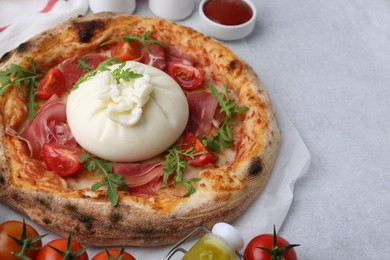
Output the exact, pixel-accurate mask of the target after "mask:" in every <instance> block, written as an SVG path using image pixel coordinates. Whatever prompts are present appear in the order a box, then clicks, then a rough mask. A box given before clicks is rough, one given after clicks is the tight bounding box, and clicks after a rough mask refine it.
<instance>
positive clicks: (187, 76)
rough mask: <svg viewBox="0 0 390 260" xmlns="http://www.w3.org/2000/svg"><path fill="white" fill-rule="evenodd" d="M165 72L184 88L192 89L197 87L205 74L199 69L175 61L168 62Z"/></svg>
mask: <svg viewBox="0 0 390 260" xmlns="http://www.w3.org/2000/svg"><path fill="white" fill-rule="evenodd" d="M167 72H168V74H169V76H171V77H172V78H173V79H174V80H175V81H176V82H177V83H178V84H179V85H180V87H181V88H182V89H184V90H193V89H196V88H197V87H199V86H200V85H201V84H202V82H203V79H204V75H205V72H204V71H203V70H201V69H198V68H196V67H193V66H191V65H185V64H182V63H177V62H168V65H167Z"/></svg>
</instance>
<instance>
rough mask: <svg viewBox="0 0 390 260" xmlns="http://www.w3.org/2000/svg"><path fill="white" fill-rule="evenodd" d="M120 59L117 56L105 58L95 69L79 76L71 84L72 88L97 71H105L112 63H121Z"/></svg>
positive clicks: (75, 87)
mask: <svg viewBox="0 0 390 260" xmlns="http://www.w3.org/2000/svg"><path fill="white" fill-rule="evenodd" d="M121 62H122V61H121V60H120V59H117V58H108V59H107V60H105V61H103V62H101V63H100V64H99V65H98V66H97V68H96V69H94V70H90V71H88V72H87V73H85V74H84V75H83V76H81V77H80V78H79V79H78V80H77V81H76V83H75V84H74V86H73V90H75V89H77V88H78V87H79V85H80V84H81V83H83V82H85V81H87V80H88V79H89V78H90V77H92V76H95V75H96V73H97V72H98V71H107V70H109V69H108V67H109V66H111V65H113V64H114V63H121Z"/></svg>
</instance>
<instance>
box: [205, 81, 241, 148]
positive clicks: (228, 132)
mask: <svg viewBox="0 0 390 260" xmlns="http://www.w3.org/2000/svg"><path fill="white" fill-rule="evenodd" d="M210 90H211V94H212V95H213V96H214V97H215V98H216V99H217V100H218V103H219V105H220V106H221V111H222V112H224V113H225V117H224V120H223V122H222V125H221V127H220V128H219V130H218V132H217V134H216V135H215V136H213V137H212V138H208V137H206V136H203V137H202V142H203V145H205V146H207V147H208V148H210V149H212V150H213V151H216V152H220V151H221V146H222V147H230V146H231V145H232V144H233V143H234V139H233V128H232V125H234V121H233V120H232V118H233V116H234V115H236V114H238V113H243V112H246V111H248V110H249V108H248V107H237V106H236V100H235V99H233V98H231V97H230V92H229V90H228V88H227V87H226V86H225V92H224V93H223V95H221V94H220V93H219V92H218V90H217V88H216V87H215V86H214V85H213V84H210Z"/></svg>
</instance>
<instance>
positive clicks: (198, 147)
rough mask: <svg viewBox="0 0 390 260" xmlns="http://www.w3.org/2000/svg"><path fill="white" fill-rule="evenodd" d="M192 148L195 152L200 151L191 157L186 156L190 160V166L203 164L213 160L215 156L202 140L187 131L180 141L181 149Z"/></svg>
mask: <svg viewBox="0 0 390 260" xmlns="http://www.w3.org/2000/svg"><path fill="white" fill-rule="evenodd" d="M189 148H193V149H194V152H195V153H201V154H199V155H196V156H195V157H194V158H193V159H191V158H187V160H189V161H191V165H192V166H203V165H206V164H209V163H211V162H213V161H215V159H216V158H215V156H214V155H213V154H212V153H211V152H210V151H208V150H207V148H206V147H205V146H204V145H203V143H202V141H201V140H200V139H199V138H197V137H196V136H195V135H194V134H193V133H191V132H189V133H187V135H186V136H185V137H184V139H183V142H182V149H183V150H187V149H189Z"/></svg>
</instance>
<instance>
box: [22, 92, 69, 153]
mask: <svg viewBox="0 0 390 260" xmlns="http://www.w3.org/2000/svg"><path fill="white" fill-rule="evenodd" d="M20 136H21V137H22V138H24V139H25V140H27V141H28V142H29V144H30V146H29V147H31V154H32V157H34V158H38V157H40V156H41V155H42V146H43V144H45V143H58V144H61V145H64V146H68V147H75V146H76V145H77V142H76V140H75V139H74V137H73V135H72V133H71V131H70V128H69V126H68V124H67V121H66V107H65V104H64V103H63V102H62V101H60V100H59V98H58V97H57V96H56V95H53V96H52V97H51V98H50V99H49V100H48V101H47V102H46V103H45V104H44V105H43V106H42V107H41V108H40V109H39V111H38V113H37V115H36V117H35V118H34V120H33V121H31V122H29V123H28V124H27V125H26V127H25V128H23V129H22V131H21V132H20Z"/></svg>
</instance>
